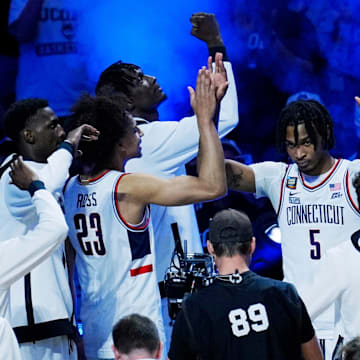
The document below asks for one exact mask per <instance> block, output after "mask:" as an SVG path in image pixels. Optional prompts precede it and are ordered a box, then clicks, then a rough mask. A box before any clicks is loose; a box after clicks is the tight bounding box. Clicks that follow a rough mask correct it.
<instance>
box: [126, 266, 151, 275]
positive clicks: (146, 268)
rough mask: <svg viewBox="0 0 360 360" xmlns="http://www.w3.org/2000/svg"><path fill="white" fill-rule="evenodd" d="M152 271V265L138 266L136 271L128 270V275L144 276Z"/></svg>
mask: <svg viewBox="0 0 360 360" xmlns="http://www.w3.org/2000/svg"><path fill="white" fill-rule="evenodd" d="M152 271H153V266H152V264H150V265H144V266H140V267H138V268H136V269H130V275H131V276H138V275H141V274H145V273H149V272H152Z"/></svg>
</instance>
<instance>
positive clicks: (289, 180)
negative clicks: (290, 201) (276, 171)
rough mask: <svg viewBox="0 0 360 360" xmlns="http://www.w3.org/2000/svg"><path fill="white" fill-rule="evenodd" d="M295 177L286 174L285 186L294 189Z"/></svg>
mask: <svg viewBox="0 0 360 360" xmlns="http://www.w3.org/2000/svg"><path fill="white" fill-rule="evenodd" d="M296 183H297V177H293V176H288V177H287V178H286V187H287V188H289V189H296Z"/></svg>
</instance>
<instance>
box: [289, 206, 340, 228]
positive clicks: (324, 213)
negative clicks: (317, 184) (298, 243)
mask: <svg viewBox="0 0 360 360" xmlns="http://www.w3.org/2000/svg"><path fill="white" fill-rule="evenodd" d="M286 216H287V224H288V225H296V224H317V223H323V224H335V225H344V207H343V206H337V205H330V204H326V205H324V204H307V205H292V206H289V207H287V208H286Z"/></svg>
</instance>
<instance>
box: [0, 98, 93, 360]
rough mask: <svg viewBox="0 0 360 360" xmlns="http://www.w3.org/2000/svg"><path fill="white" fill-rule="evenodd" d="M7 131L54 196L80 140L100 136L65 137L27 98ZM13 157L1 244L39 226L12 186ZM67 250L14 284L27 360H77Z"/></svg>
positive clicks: (47, 111) (4, 188)
mask: <svg viewBox="0 0 360 360" xmlns="http://www.w3.org/2000/svg"><path fill="white" fill-rule="evenodd" d="M5 131H6V134H7V136H8V137H10V138H11V139H12V140H13V142H14V143H15V145H16V147H17V153H18V154H19V155H22V156H23V158H24V159H26V160H25V162H26V164H27V165H28V166H29V167H31V168H32V169H33V170H34V171H35V172H36V173H37V175H38V177H39V179H40V180H41V181H43V182H44V184H45V186H46V189H47V190H48V191H49V192H51V193H52V194H53V195H55V196H56V194H58V193H61V191H62V188H63V186H64V183H65V180H66V178H67V176H68V170H69V167H70V165H71V162H72V159H73V154H74V152H75V151H76V149H77V145H78V144H79V141H80V139H81V138H82V137H83V135H85V136H86V137H87V138H88V139H90V140H92V139H94V140H96V138H97V131H96V130H95V129H94V128H93V127H91V126H88V125H83V126H81V127H79V128H77V129H75V130H73V131H71V132H70V133H69V134H68V135H67V136H66V135H65V132H64V130H63V129H62V127H61V125H60V124H59V120H58V118H57V116H56V114H55V113H54V111H53V110H52V109H51V108H50V107H49V106H48V102H47V101H46V100H44V99H24V100H20V101H17V102H15V103H14V104H13V105H11V106H10V108H9V110H8V111H7V113H6V115H5ZM11 159H12V155H10V156H9V157H8V158H7V159H5V160H4V162H3V166H2V170H4V173H3V175H2V176H1V179H0V194H1V196H2V201H1V202H0V227H1V232H0V241H7V240H9V239H11V238H15V237H18V236H22V235H24V234H25V233H27V232H28V231H29V230H33V229H34V227H35V226H36V224H37V223H38V216H37V213H36V211H35V206H34V203H33V202H32V200H31V196H30V194H29V193H28V192H26V191H22V190H20V189H18V188H17V187H16V186H13V185H11V184H10V175H9V170H10V168H9V166H8V165H9V164H11ZM63 250H64V249H63V246H60V247H59V248H58V249H56V250H55V251H54V252H53V253H52V254H51V256H49V257H48V258H47V259H45V260H44V261H43V262H42V263H41V264H39V265H38V266H37V267H36V268H34V269H33V270H32V271H31V272H30V273H29V274H27V275H26V276H25V277H24V278H21V279H19V280H18V281H16V282H15V283H14V284H13V285H12V286H11V318H10V323H11V325H12V326H13V328H14V332H15V334H16V336H17V339H18V341H19V343H20V344H21V348H20V351H21V356H22V358H23V359H24V360H27V359H29V360H32V359H43V360H65V359H71V358H76V349H75V347H74V346H73V345H72V343H71V342H70V341H69V336H71V335H72V334H73V333H74V328H73V321H72V313H73V306H72V299H71V293H70V289H69V286H68V277H67V271H66V268H65V265H64V251H63ZM74 350H75V351H74Z"/></svg>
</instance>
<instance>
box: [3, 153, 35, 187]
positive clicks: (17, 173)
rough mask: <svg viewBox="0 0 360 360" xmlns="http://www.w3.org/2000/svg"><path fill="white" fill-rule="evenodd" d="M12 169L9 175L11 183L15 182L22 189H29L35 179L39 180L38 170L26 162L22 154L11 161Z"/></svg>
mask: <svg viewBox="0 0 360 360" xmlns="http://www.w3.org/2000/svg"><path fill="white" fill-rule="evenodd" d="M10 169H11V170H10V172H9V175H10V178H11V183H12V184H15V185H16V186H17V187H18V188H20V189H21V190H27V189H29V187H30V184H31V183H32V182H33V181H35V180H39V177H38V175H37V174H36V172H35V171H33V170H32V169H31V168H29V166H27V165H26V164H25V163H24V161H23V159H22V157H21V156H19V157H18V158H16V159H15V160H14V161H13V162H12V163H11V165H10Z"/></svg>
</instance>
